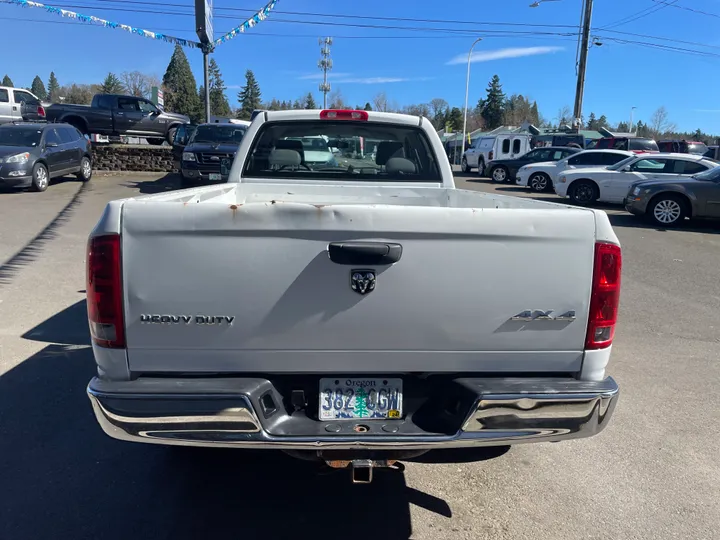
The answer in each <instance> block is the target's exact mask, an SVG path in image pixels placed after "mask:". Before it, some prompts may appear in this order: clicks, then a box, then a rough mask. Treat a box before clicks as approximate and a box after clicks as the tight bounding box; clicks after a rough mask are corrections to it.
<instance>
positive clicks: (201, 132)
mask: <svg viewBox="0 0 720 540" xmlns="http://www.w3.org/2000/svg"><path fill="white" fill-rule="evenodd" d="M246 131H247V128H246V127H245V126H236V125H234V124H226V125H223V124H210V125H203V126H198V127H197V128H196V129H195V131H194V133H193V134H192V135H191V136H190V144H192V143H218V144H222V143H237V144H240V141H242V138H243V137H244V136H245V132H246Z"/></svg>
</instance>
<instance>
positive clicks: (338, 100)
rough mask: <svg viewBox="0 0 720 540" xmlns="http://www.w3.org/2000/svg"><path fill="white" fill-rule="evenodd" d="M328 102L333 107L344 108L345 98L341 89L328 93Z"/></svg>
mask: <svg viewBox="0 0 720 540" xmlns="http://www.w3.org/2000/svg"><path fill="white" fill-rule="evenodd" d="M328 104H329V105H330V108H331V109H343V108H345V98H344V97H343V95H342V92H341V91H340V90H333V91H332V92H330V94H329V95H328Z"/></svg>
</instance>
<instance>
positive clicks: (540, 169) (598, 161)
mask: <svg viewBox="0 0 720 540" xmlns="http://www.w3.org/2000/svg"><path fill="white" fill-rule="evenodd" d="M634 155H635V154H634V153H633V152H628V151H626V150H583V151H582V152H578V153H577V154H574V155H571V156H569V157H567V158H565V159H561V160H559V161H555V162H541V163H531V164H529V165H525V166H523V167H521V168H520V170H519V171H518V172H517V175H516V180H515V183H516V184H517V185H519V186H524V187H529V188H530V189H532V190H533V191H536V192H542V191H551V190H552V189H553V187H554V186H555V182H556V179H557V175H558V174H560V173H561V172H562V171H564V170H567V169H579V168H582V167H604V166H610V165H615V164H616V163H618V162H619V161H622V160H623V159H626V158H628V157H630V156H634Z"/></svg>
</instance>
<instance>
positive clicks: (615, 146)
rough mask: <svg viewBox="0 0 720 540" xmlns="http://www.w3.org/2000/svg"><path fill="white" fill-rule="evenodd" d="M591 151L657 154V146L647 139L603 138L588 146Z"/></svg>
mask: <svg viewBox="0 0 720 540" xmlns="http://www.w3.org/2000/svg"><path fill="white" fill-rule="evenodd" d="M588 149H592V150H607V149H612V150H629V151H630V152H635V153H636V154H642V153H644V152H659V148H658V144H657V143H656V142H655V140H654V139H649V138H647V137H603V138H602V139H597V140H596V142H595V143H594V144H592V146H588Z"/></svg>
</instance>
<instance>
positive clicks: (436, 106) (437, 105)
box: [430, 98, 449, 118]
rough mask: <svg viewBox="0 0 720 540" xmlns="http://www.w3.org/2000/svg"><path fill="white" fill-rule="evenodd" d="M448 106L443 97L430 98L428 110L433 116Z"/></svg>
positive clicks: (441, 112)
mask: <svg viewBox="0 0 720 540" xmlns="http://www.w3.org/2000/svg"><path fill="white" fill-rule="evenodd" d="M448 107H449V105H448V102H447V101H445V100H444V99H443V98H434V99H431V100H430V112H431V113H432V115H433V118H435V117H436V116H437V115H438V114H443V113H444V112H445V111H446V110H447V108H448Z"/></svg>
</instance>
